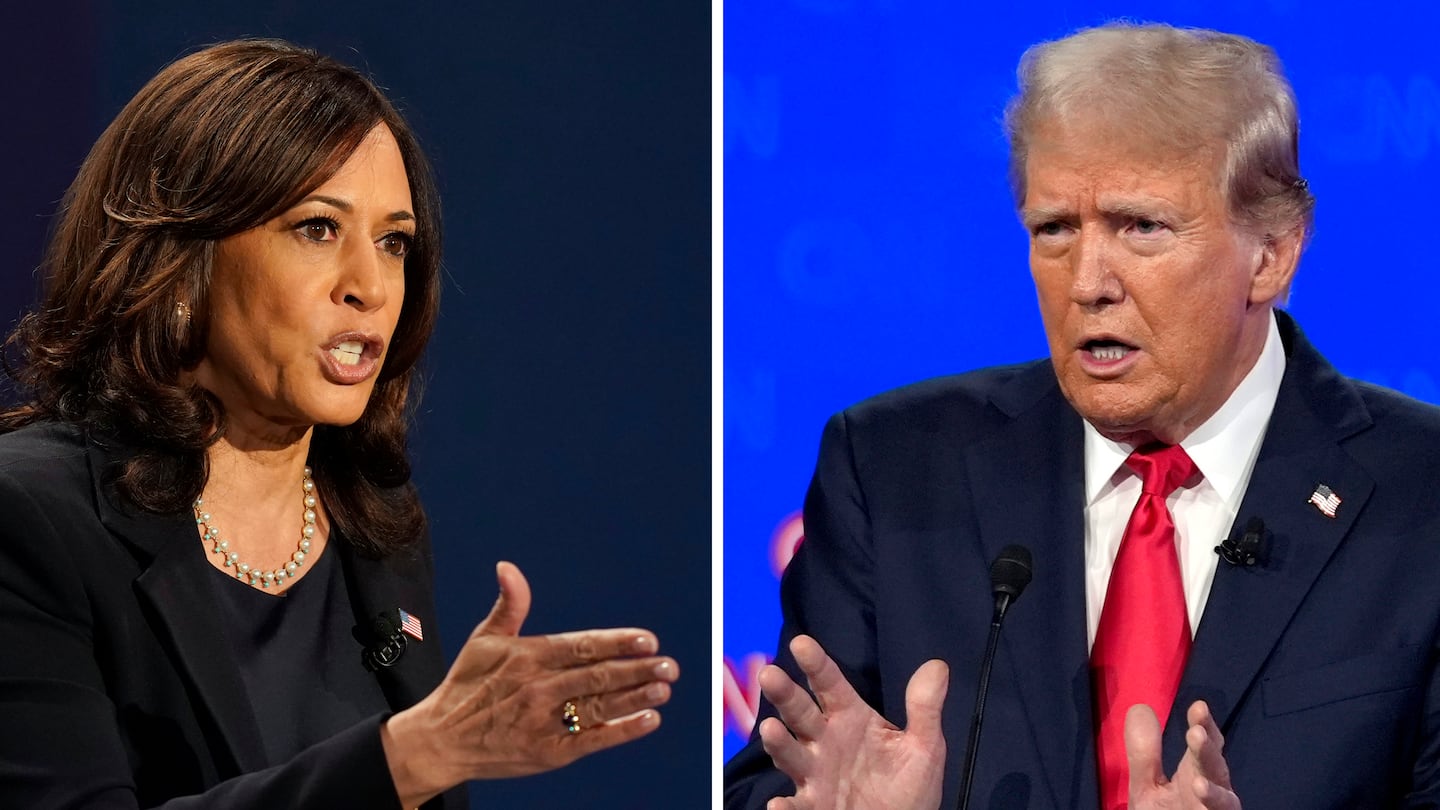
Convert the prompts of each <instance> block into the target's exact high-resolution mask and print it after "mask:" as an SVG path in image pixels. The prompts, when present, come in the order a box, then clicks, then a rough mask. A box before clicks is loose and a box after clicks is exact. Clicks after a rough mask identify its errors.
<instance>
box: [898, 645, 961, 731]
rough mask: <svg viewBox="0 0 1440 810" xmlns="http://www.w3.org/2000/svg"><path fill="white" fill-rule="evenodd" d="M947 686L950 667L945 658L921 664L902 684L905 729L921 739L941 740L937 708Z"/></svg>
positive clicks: (947, 688)
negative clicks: (903, 684) (903, 687)
mask: <svg viewBox="0 0 1440 810" xmlns="http://www.w3.org/2000/svg"><path fill="white" fill-rule="evenodd" d="M949 690H950V667H949V666H948V665H946V663H945V662H944V661H941V660H939V659H931V660H929V661H926V662H925V663H923V664H921V665H920V668H919V669H917V670H915V674H914V675H911V676H910V683H908V684H906V686H905V723H906V726H905V733H906V734H915V735H918V736H919V738H920V739H922V740H935V741H937V742H939V743H940V744H942V745H943V744H944V742H945V736H944V734H943V733H942V732H941V730H940V709H941V708H942V707H943V706H944V705H945V693H946V692H948V691H949Z"/></svg>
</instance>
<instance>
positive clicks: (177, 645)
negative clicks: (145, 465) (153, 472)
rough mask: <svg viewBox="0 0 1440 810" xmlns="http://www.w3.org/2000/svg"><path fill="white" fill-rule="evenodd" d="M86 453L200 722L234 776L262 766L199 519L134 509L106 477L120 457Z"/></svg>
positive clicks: (104, 508)
mask: <svg viewBox="0 0 1440 810" xmlns="http://www.w3.org/2000/svg"><path fill="white" fill-rule="evenodd" d="M89 455H90V463H91V474H92V477H93V480H94V481H95V487H96V503H97V505H98V509H99V512H100V521H101V523H103V524H104V525H105V527H106V528H107V529H109V530H110V531H111V532H112V533H114V534H115V535H116V536H118V537H119V538H120V539H121V540H123V541H124V542H125V543H126V544H127V545H128V546H129V547H130V548H131V549H132V550H133V551H134V552H135V556H136V559H137V561H138V562H139V564H140V567H141V569H142V570H141V573H140V575H139V576H138V577H137V578H136V579H135V590H136V592H137V594H138V596H139V600H140V603H141V605H142V606H143V607H144V608H145V609H146V610H147V612H148V613H149V614H150V615H151V617H152V621H153V623H154V625H155V628H156V635H157V636H158V637H159V638H160V639H161V640H162V642H163V643H165V644H166V645H167V646H168V648H169V650H170V652H171V655H172V657H173V661H174V665H175V668H176V670H177V671H178V672H180V673H181V675H182V677H184V678H185V680H186V681H187V683H188V684H189V687H190V689H191V690H192V692H193V694H194V695H195V697H196V698H197V702H198V706H197V709H199V711H197V714H198V715H200V717H201V722H202V724H203V723H204V722H205V720H206V719H207V718H206V715H207V714H208V720H209V721H210V722H211V723H212V724H213V728H214V729H215V731H216V732H217V734H218V737H219V742H220V744H221V750H217V751H216V756H217V757H224V756H225V755H228V756H229V757H230V759H231V762H232V763H233V766H234V767H233V772H234V773H244V772H249V771H254V770H259V769H260V768H263V767H265V764H266V763H265V753H264V748H263V747H262V744H261V742H260V731H259V728H258V727H257V726H256V724H255V718H254V715H253V714H252V713H251V709H250V700H249V697H248V696H247V694H246V692H245V685H244V682H243V681H242V680H241V679H240V674H239V672H238V671H237V669H236V666H235V661H234V658H233V656H232V655H231V654H230V650H229V645H228V644H227V643H226V642H225V637H224V629H223V628H222V627H221V626H220V621H219V619H218V616H219V615H220V608H219V605H218V604H217V602H216V599H215V595H214V593H213V592H212V591H211V590H210V589H209V588H208V587H206V585H205V579H204V578H205V577H208V576H210V572H209V571H208V570H206V569H207V568H208V565H207V563H206V561H205V556H204V550H203V548H202V546H201V544H200V542H199V537H198V535H197V534H196V531H195V521H194V518H192V517H190V516H189V515H185V514H180V515H153V514H149V513H145V512H141V511H139V510H137V509H134V508H133V507H130V506H129V505H128V504H125V503H124V502H123V500H122V499H121V498H120V496H119V494H118V493H117V492H116V491H115V489H114V487H113V486H112V485H111V484H110V481H109V478H110V471H111V470H112V469H113V462H115V461H117V460H118V459H119V458H121V457H123V455H122V454H120V453H118V452H117V451H114V450H109V449H103V448H100V447H98V446H96V445H95V444H93V443H92V445H91V448H90V452H89Z"/></svg>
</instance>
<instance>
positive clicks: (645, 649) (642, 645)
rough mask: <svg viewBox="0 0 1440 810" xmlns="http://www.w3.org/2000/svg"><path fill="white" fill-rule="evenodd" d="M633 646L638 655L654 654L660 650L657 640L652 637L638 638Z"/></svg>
mask: <svg viewBox="0 0 1440 810" xmlns="http://www.w3.org/2000/svg"><path fill="white" fill-rule="evenodd" d="M633 644H634V647H635V652H637V653H653V652H655V650H656V649H658V645H656V644H655V639H654V638H652V637H650V636H636V638H635V641H634V643H633Z"/></svg>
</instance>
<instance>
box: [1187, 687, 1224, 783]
mask: <svg viewBox="0 0 1440 810" xmlns="http://www.w3.org/2000/svg"><path fill="white" fill-rule="evenodd" d="M1185 719H1186V720H1187V721H1189V723H1190V728H1189V729H1188V730H1186V732H1185V745H1186V747H1187V748H1188V749H1189V753H1190V755H1191V756H1192V757H1193V758H1194V760H1195V765H1196V767H1197V770H1199V772H1200V775H1201V776H1204V777H1205V778H1206V779H1208V780H1209V781H1211V782H1213V783H1215V784H1216V785H1218V786H1219V787H1222V788H1226V789H1228V788H1229V787H1230V765H1229V764H1228V763H1226V761H1225V737H1224V736H1223V735H1222V734H1221V733H1220V727H1219V726H1217V725H1216V724H1215V717H1214V715H1212V714H1211V713H1210V707H1209V706H1208V705H1206V704H1205V701H1203V700H1197V701H1195V702H1194V703H1192V704H1190V708H1189V709H1188V710H1187V711H1186V712H1185Z"/></svg>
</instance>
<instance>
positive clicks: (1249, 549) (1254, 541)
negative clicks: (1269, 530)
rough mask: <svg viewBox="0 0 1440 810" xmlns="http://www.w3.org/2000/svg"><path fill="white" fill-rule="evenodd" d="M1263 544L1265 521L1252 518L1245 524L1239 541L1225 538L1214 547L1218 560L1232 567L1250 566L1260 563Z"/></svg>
mask: <svg viewBox="0 0 1440 810" xmlns="http://www.w3.org/2000/svg"><path fill="white" fill-rule="evenodd" d="M1264 542H1265V521H1263V520H1261V519H1260V518H1259V517H1252V518H1250V520H1249V521H1247V522H1246V523H1245V531H1244V532H1243V533H1242V534H1241V535H1240V539H1239V540H1236V539H1235V538H1234V537H1227V538H1225V539H1224V540H1222V541H1221V542H1220V545H1218V546H1216V547H1215V553H1216V554H1219V555H1220V559H1222V560H1224V561H1225V562H1227V563H1229V564H1230V565H1232V566H1236V565H1243V566H1251V565H1254V564H1256V563H1257V562H1260V552H1261V546H1262V545H1263V544H1264Z"/></svg>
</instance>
